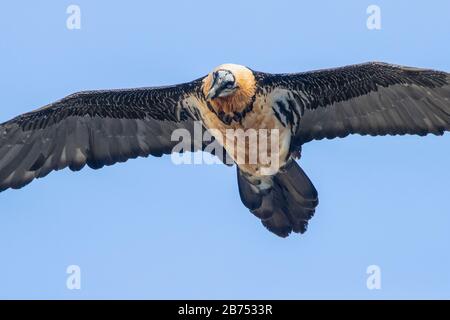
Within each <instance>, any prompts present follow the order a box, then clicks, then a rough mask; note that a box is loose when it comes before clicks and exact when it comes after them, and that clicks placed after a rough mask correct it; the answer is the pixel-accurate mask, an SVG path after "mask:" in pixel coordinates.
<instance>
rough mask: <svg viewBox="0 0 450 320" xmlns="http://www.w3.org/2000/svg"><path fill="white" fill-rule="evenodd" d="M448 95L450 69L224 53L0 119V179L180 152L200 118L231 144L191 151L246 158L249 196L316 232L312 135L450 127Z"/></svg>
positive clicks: (289, 222) (11, 184)
mask: <svg viewBox="0 0 450 320" xmlns="http://www.w3.org/2000/svg"><path fill="white" fill-rule="evenodd" d="M449 99H450V74H449V73H446V72H441V71H435V70H428V69H418V68H412V67H405V66H398V65H391V64H386V63H380V62H370V63H364V64H359V65H350V66H345V67H340V68H335V69H326V70H319V71H312V72H303V73H292V74H269V73H263V72H257V71H253V70H251V69H249V68H247V67H244V66H240V65H235V64H224V65H221V66H219V67H217V68H216V69H214V70H213V71H212V72H211V73H209V74H208V75H207V76H205V77H202V78H199V79H197V80H194V81H192V82H188V83H183V84H179V85H174V86H165V87H148V88H138V89H120V90H99V91H83V92H78V93H75V94H72V95H69V96H67V97H65V98H63V99H61V100H58V101H56V102H54V103H51V104H49V105H46V106H44V107H42V108H40V109H37V110H35V111H32V112H29V113H25V114H23V115H20V116H18V117H16V118H14V119H12V120H10V121H7V122H5V123H3V124H1V125H0V191H3V190H6V189H8V188H13V189H18V188H21V187H23V186H25V185H26V184H28V183H30V182H31V181H32V180H33V179H35V178H42V177H44V176H46V175H47V174H49V173H50V172H51V171H53V170H60V169H63V168H66V167H69V168H70V169H71V170H75V171H76V170H80V169H81V168H83V167H84V166H85V165H86V164H87V165H88V166H89V167H91V168H94V169H98V168H101V167H103V166H105V165H112V164H114V163H116V162H124V161H126V160H128V159H130V158H136V157H138V156H139V157H146V156H148V155H153V156H161V155H163V154H169V153H172V152H173V150H174V148H175V147H176V146H177V145H178V144H179V141H177V140H176V139H175V141H174V139H173V138H172V134H173V132H175V131H176V130H177V129H179V130H183V132H187V133H192V136H193V137H194V134H193V131H194V127H195V124H196V123H198V124H200V127H201V130H202V131H203V132H210V133H211V136H212V138H213V139H214V141H215V142H216V143H218V145H219V146H221V147H223V150H224V152H223V153H221V154H217V149H216V148H213V149H212V150H211V148H210V149H208V145H209V144H208V143H206V142H205V141H203V140H204V139H203V138H202V137H203V136H202V135H201V136H200V137H201V138H200V139H198V138H193V140H192V141H190V143H189V148H188V147H186V148H184V149H183V150H182V151H186V150H188V149H190V150H189V151H196V150H203V151H206V152H208V151H209V152H211V153H213V154H215V155H216V156H220V157H221V158H222V161H224V162H227V161H225V160H224V159H223V157H224V155H225V156H226V157H227V159H231V161H232V164H233V163H236V164H237V179H238V186H239V194H240V197H241V200H242V202H243V203H244V205H245V206H246V207H247V208H248V209H249V210H250V211H251V212H252V213H253V214H254V215H255V216H256V217H258V218H259V219H261V221H262V224H263V225H264V226H265V227H266V228H267V229H268V230H270V231H271V232H273V233H275V234H276V235H278V236H281V237H286V236H288V235H289V234H290V233H291V232H296V233H303V232H305V231H306V228H307V224H308V221H309V220H310V219H311V217H312V216H313V214H314V212H315V208H316V207H317V205H318V195H317V191H316V189H315V188H314V186H313V184H312V183H311V181H310V180H309V178H308V176H307V175H306V174H305V172H304V171H303V170H302V169H301V168H300V166H299V165H298V164H297V162H296V161H295V159H297V158H299V156H300V151H301V147H302V145H303V144H304V143H307V142H310V141H312V140H321V139H324V138H327V139H333V138H337V137H339V138H343V137H346V136H348V135H349V134H360V135H371V136H378V135H405V134H416V135H420V136H424V135H426V134H435V135H443V134H444V132H445V131H449V130H450V100H449ZM239 130H241V131H242V132H244V133H245V132H247V131H249V130H254V131H257V132H264V134H263V136H264V137H266V138H267V137H269V136H270V139H269V140H270V146H268V143H266V144H265V146H266V152H267V153H268V156H269V158H270V160H269V161H266V160H267V159H262V157H259V154H258V155H257V157H256V160H255V161H250V160H251V159H250V158H251V156H252V155H254V153H255V143H254V142H255V141H258V143H257V144H256V145H257V146H256V149H258V147H260V145H259V142H260V141H262V140H263V139H262V138H261V135H258V138H257V140H254V141H253V143H250V142H249V141H250V139H247V138H249V137H247V136H244V140H245V141H244V143H243V144H240V145H238V146H237V147H235V146H236V145H235V142H236V141H235V139H234V138H232V139H228V135H227V134H228V133H229V132H233V131H239ZM272 134H274V135H272ZM246 139H247V140H246ZM200 140H202V141H200ZM209 142H210V141H209ZM262 145H264V144H262ZM274 146H275V147H274ZM240 154H243V157H241V159H240V161H238V157H239V156H240ZM266 158H267V157H266ZM253 159H255V158H253ZM263 160H264V161H263Z"/></svg>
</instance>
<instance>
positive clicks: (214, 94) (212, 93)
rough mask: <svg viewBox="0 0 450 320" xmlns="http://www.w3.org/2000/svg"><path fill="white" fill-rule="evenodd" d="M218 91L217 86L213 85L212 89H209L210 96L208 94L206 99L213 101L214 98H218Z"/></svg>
mask: <svg viewBox="0 0 450 320" xmlns="http://www.w3.org/2000/svg"><path fill="white" fill-rule="evenodd" d="M218 93H219V92H218V90H217V86H216V85H213V86H212V87H211V89H209V92H208V94H207V96H206V99H207V100H211V99H214V98H217V95H218Z"/></svg>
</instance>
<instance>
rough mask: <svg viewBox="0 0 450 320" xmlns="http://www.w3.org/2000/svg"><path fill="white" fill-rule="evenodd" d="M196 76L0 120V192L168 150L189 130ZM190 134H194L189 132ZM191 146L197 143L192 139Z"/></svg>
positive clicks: (93, 94)
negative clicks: (55, 173) (176, 134)
mask: <svg viewBox="0 0 450 320" xmlns="http://www.w3.org/2000/svg"><path fill="white" fill-rule="evenodd" d="M200 86H201V80H200V79H199V80H195V81H192V82H189V83H185V84H180V85H175V86H167V87H154V88H139V89H120V90H102V91H85V92H79V93H75V94H72V95H70V96H67V97H66V98H63V99H61V100H59V101H56V102H54V103H52V104H50V105H47V106H45V107H43V108H40V109H38V110H35V111H33V112H30V113H26V114H23V115H21V116H18V117H16V118H14V119H12V120H10V121H7V122H5V123H3V124H0V191H2V190H5V189H7V188H15V189H17V188H20V187H22V186H24V185H26V184H28V183H29V182H31V181H32V180H33V179H34V178H40V177H43V176H45V175H47V174H48V173H49V172H51V171H52V170H59V169H63V168H65V167H69V168H70V169H72V170H80V169H81V168H82V167H83V166H84V165H85V164H87V165H88V166H90V167H92V168H100V167H102V166H104V165H112V164H114V163H116V162H123V161H126V160H127V159H130V158H136V157H138V156H147V155H149V154H151V155H154V156H161V155H162V154H167V153H170V152H171V151H172V148H173V147H174V146H175V145H176V144H177V143H178V141H172V140H171V134H172V132H173V131H174V130H175V129H187V130H188V132H190V133H192V131H193V128H194V121H196V120H198V115H197V112H196V108H195V106H194V105H195V101H196V99H198V97H199V96H198V94H199V92H200V91H199V90H200ZM191 137H194V135H191ZM192 146H193V149H194V150H195V149H200V148H202V143H201V142H198V141H193V143H192Z"/></svg>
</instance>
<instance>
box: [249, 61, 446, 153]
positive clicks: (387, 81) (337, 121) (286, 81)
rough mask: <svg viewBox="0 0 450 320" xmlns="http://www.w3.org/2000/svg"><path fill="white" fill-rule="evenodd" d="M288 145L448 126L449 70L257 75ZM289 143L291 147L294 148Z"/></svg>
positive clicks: (376, 68)
mask: <svg viewBox="0 0 450 320" xmlns="http://www.w3.org/2000/svg"><path fill="white" fill-rule="evenodd" d="M256 75H257V79H258V82H259V84H260V88H261V89H260V90H265V91H266V92H271V93H272V94H273V100H274V101H275V103H274V111H275V114H276V115H277V116H278V117H279V118H280V119H281V120H282V121H284V122H287V123H289V124H290V125H291V127H292V128H293V136H294V139H293V143H294V144H295V146H300V145H301V144H303V143H306V142H308V141H311V140H320V139H323V138H328V139H332V138H336V137H345V136H347V135H349V134H361V135H373V136H375V135H403V134H418V135H426V134H428V133H432V134H436V135H442V134H443V133H444V131H448V130H450V74H448V73H446V72H441V71H435V70H427V69H418V68H411V67H404V66H396V65H390V64H386V63H379V62H370V63H364V64H359V65H350V66H346V67H341V68H335V69H326V70H319V71H312V72H304V73H293V74H266V73H256ZM295 146H294V147H295Z"/></svg>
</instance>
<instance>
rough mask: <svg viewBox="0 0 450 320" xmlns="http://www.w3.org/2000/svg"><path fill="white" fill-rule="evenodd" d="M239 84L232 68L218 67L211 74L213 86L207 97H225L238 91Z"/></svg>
mask: <svg viewBox="0 0 450 320" xmlns="http://www.w3.org/2000/svg"><path fill="white" fill-rule="evenodd" d="M238 88H239V86H238V85H237V83H236V78H235V76H234V74H233V72H232V71H231V70H227V69H218V70H215V71H213V72H212V74H211V86H210V88H209V91H208V93H207V95H206V99H208V100H211V99H216V98H225V97H228V96H230V95H232V94H234V93H235V92H236V90H237V89H238Z"/></svg>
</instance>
